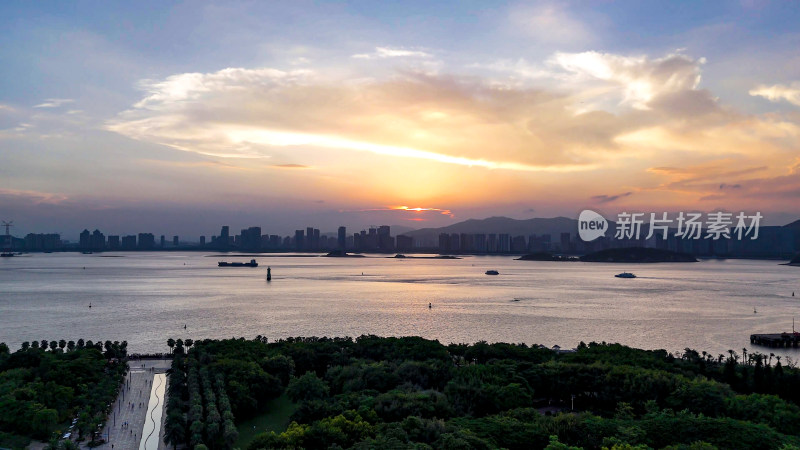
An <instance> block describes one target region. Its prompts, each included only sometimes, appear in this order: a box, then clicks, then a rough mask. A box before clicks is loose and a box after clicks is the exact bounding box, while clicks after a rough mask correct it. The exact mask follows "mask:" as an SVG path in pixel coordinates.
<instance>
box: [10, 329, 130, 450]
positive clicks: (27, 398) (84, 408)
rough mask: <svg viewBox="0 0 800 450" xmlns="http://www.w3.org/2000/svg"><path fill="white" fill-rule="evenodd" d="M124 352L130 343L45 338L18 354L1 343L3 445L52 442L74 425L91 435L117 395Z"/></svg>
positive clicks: (24, 346)
mask: <svg viewBox="0 0 800 450" xmlns="http://www.w3.org/2000/svg"><path fill="white" fill-rule="evenodd" d="M126 352H127V343H126V342H122V343H120V342H111V341H105V343H103V342H101V341H97V342H92V341H84V340H83V339H79V340H78V341H77V342H75V341H65V340H63V339H62V340H60V341H47V340H42V341H41V342H40V341H32V342H23V343H22V346H21V348H20V349H19V350H17V351H15V352H14V353H11V352H10V350H9V348H8V346H7V345H6V344H4V343H0V447H8V448H24V447H25V446H27V445H28V443H29V442H30V441H31V439H38V440H42V441H50V440H51V439H53V438H54V437H57V433H60V432H63V431H64V430H66V429H69V428H70V426H72V428H73V430H74V431H75V432H76V433H78V435H79V438H80V439H83V438H85V437H89V436H90V435H91V433H92V432H93V431H95V430H96V429H97V426H98V425H99V424H102V423H105V420H106V415H107V412H108V411H107V409H108V405H109V404H111V403H112V402H113V401H114V400H115V399H116V397H117V392H118V391H119V388H120V386H121V384H122V379H123V376H124V374H125V371H126V370H127V366H126V364H125V361H124V360H125V356H126ZM73 420H75V423H74V425H73V422H72V421H73Z"/></svg>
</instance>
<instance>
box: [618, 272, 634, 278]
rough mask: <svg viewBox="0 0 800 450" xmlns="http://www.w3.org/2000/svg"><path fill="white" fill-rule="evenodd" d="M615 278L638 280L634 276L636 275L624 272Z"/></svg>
mask: <svg viewBox="0 0 800 450" xmlns="http://www.w3.org/2000/svg"><path fill="white" fill-rule="evenodd" d="M614 276H615V277H617V278H636V275H634V274H632V273H630V272H622V273H618V274H616V275H614Z"/></svg>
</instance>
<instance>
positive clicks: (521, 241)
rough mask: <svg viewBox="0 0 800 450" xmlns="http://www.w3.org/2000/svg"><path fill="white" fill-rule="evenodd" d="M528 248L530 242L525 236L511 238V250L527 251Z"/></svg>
mask: <svg viewBox="0 0 800 450" xmlns="http://www.w3.org/2000/svg"><path fill="white" fill-rule="evenodd" d="M527 249H528V244H527V242H526V241H525V236H514V239H512V240H511V251H512V252H514V253H525V251H526V250H527Z"/></svg>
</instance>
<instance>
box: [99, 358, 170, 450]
mask: <svg viewBox="0 0 800 450" xmlns="http://www.w3.org/2000/svg"><path fill="white" fill-rule="evenodd" d="M171 365H172V360H169V359H142V360H133V361H130V362H129V363H128V366H129V368H130V371H129V372H128V375H127V376H126V377H125V381H124V384H123V388H122V390H121V391H120V394H119V397H118V398H117V401H116V403H115V404H114V409H113V411H112V413H111V414H110V415H109V417H108V420H107V421H106V426H105V428H103V432H102V436H103V438H105V439H106V443H105V444H104V445H101V446H100V447H95V448H96V449H100V450H110V449H113V450H137V449H139V444H140V442H141V441H142V430H143V429H144V425H145V420H146V416H147V409H148V404H149V402H150V392H151V390H152V387H153V379H154V377H155V374H157V373H164V372H166V371H167V369H169V368H170V366H171ZM163 405H164V402H163V401H162V402H160V407H162V408H163ZM161 429H162V430H163V427H161ZM150 430H152V426H151V427H150ZM162 433H163V431H162ZM161 441H162V439H161V437H159V442H160V445H159V446H158V448H159V449H167V448H168V447H167V446H166V445H165V444H164V443H163V442H161Z"/></svg>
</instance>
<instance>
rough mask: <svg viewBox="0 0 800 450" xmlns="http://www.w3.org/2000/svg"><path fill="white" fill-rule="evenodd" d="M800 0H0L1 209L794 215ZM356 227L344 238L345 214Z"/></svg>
mask: <svg viewBox="0 0 800 450" xmlns="http://www.w3.org/2000/svg"><path fill="white" fill-rule="evenodd" d="M798 24H800V6H798V4H797V3H794V2H784V1H775V2H769V1H758V0H753V1H741V2H717V1H709V2H695V1H692V2H651V1H636V2H628V1H595V2H488V1H474V2H470V1H458V2H430V1H419V2H413V1H408V2H380V1H363V2H305V1H291V2H259V1H248V2H235V1H226V2H218V3H213V2H200V1H191V2H169V1H167V2H165V1H153V2H146V1H137V2H100V1H98V2H83V1H77V2H56V1H42V2H28V1H19V2H17V1H6V2H2V3H0V29H1V30H2V31H0V64H2V69H0V218H2V219H3V220H14V221H15V224H17V229H15V230H14V232H15V234H18V235H24V234H25V233H27V232H61V233H63V234H64V235H65V237H67V238H70V237H74V236H76V235H77V233H78V232H79V231H80V230H81V229H83V228H91V229H94V228H97V227H99V228H101V230H103V231H105V232H106V233H112V234H125V233H133V232H139V231H151V232H154V233H156V234H168V235H172V234H181V235H182V236H184V235H186V236H187V238H189V237H190V236H193V235H200V234H205V235H210V234H213V233H216V232H218V230H219V226H220V225H223V224H227V225H230V226H231V227H232V228H233V229H234V230H237V229H239V228H243V227H246V226H251V225H259V226H262V228H263V229H264V232H272V233H280V234H287V233H289V232H290V231H291V230H294V229H295V228H300V227H305V226H316V227H318V228H321V229H322V230H323V231H332V230H334V229H335V227H336V226H338V225H340V224H341V225H347V226H349V227H353V228H355V227H357V228H359V229H360V228H362V227H364V226H368V225H370V224H375V225H378V224H391V225H403V226H409V227H415V228H419V227H427V226H441V225H446V224H450V223H454V222H456V221H460V220H465V219H468V218H483V217H488V216H494V215H505V216H509V217H514V218H531V217H554V216H560V215H563V216H568V217H573V218H574V217H577V215H578V213H579V212H580V211H581V210H582V209H584V208H591V209H595V210H598V211H602V212H604V213H607V214H616V213H617V212H619V211H623V210H626V211H641V212H660V211H681V210H683V211H689V210H699V211H714V210H726V211H737V212H738V211H741V210H744V211H761V212H762V214H763V215H764V216H765V222H766V223H767V224H772V225H782V224H785V223H787V222H790V221H793V220H795V219H798V218H800V50H798V49H800V26H798ZM354 231H355V230H354Z"/></svg>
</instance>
